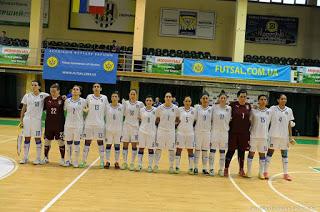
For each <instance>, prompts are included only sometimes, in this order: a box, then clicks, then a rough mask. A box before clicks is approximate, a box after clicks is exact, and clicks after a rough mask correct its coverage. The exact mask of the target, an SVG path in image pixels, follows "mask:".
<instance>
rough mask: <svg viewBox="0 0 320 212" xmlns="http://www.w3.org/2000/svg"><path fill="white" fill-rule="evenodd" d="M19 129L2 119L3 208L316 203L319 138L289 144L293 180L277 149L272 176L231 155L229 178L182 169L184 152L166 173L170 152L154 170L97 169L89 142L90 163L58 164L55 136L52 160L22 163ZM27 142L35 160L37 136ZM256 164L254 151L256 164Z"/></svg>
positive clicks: (301, 207)
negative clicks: (262, 176) (244, 173)
mask: <svg viewBox="0 0 320 212" xmlns="http://www.w3.org/2000/svg"><path fill="white" fill-rule="evenodd" d="M16 133H17V131H16V127H14V126H0V159H6V160H0V161H1V163H3V164H0V165H1V166H0V169H4V168H3V167H4V165H8V164H9V165H10V164H11V165H13V167H14V168H11V170H9V171H8V173H7V174H6V175H5V176H2V177H1V178H0V211H46V210H48V211H320V203H319V201H320V169H318V170H317V169H313V168H316V167H320V148H319V147H320V146H319V145H315V144H313V145H312V144H297V145H295V146H294V147H292V148H291V149H290V152H289V171H290V172H291V176H292V177H293V181H292V182H286V181H284V180H283V179H282V178H281V175H280V176H279V175H278V174H279V173H281V171H282V165H281V158H280V157H279V156H280V154H279V153H277V154H275V156H274V158H273V161H272V164H271V167H270V176H273V177H272V178H271V179H270V180H269V181H262V180H259V179H258V178H257V177H253V178H252V179H245V178H241V177H239V176H237V162H236V160H233V162H232V165H231V176H230V177H229V178H223V177H219V176H215V177H209V176H202V175H201V174H200V175H198V176H190V175H188V174H187V173H186V171H185V170H186V169H187V158H186V152H183V156H182V162H181V163H182V167H181V168H182V170H183V172H182V173H180V174H178V175H170V174H168V173H167V168H168V157H167V153H165V154H163V155H162V159H161V163H160V169H161V172H160V173H157V174H154V173H151V174H150V173H147V172H145V171H144V172H142V173H137V172H130V171H121V170H114V169H110V170H102V169H99V168H98V163H95V161H96V159H97V158H98V150H97V148H96V144H94V145H92V148H91V149H90V153H89V159H88V162H89V164H91V165H92V166H89V168H87V169H75V168H65V167H60V166H59V165H58V160H59V152H58V145H57V144H56V143H54V144H53V145H52V148H51V152H50V161H51V162H50V164H48V165H43V166H34V165H32V164H31V163H30V164H27V165H20V164H18V163H17V162H18V161H19V157H18V156H17V154H16V141H15V139H16ZM316 143H318V144H319V142H316ZM30 150H31V151H30V159H31V160H33V159H34V158H35V145H34V142H32V145H31V148H30ZM112 158H113V155H112ZM129 159H130V157H129ZM3 161H5V162H3ZM216 161H218V160H217V159H216ZM96 162H97V161H96ZM144 162H146V157H145V160H144ZM144 164H146V163H144ZM217 165H218V164H216V167H217ZM144 167H146V165H144ZM257 168H258V160H257V158H255V160H254V164H253V170H257ZM0 171H1V170H0Z"/></svg>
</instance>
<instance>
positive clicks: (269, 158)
mask: <svg viewBox="0 0 320 212" xmlns="http://www.w3.org/2000/svg"><path fill="white" fill-rule="evenodd" d="M271 158H272V157H270V156H268V155H267V157H266V162H265V166H264V172H268V170H269V165H270V163H271Z"/></svg>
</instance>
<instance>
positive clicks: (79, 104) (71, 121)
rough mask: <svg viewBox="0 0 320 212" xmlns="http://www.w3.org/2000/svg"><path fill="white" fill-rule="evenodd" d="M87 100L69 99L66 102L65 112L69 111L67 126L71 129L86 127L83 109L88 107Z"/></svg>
mask: <svg viewBox="0 0 320 212" xmlns="http://www.w3.org/2000/svg"><path fill="white" fill-rule="evenodd" d="M86 105H87V103H86V100H85V99H83V98H81V97H80V98H79V99H78V100H73V99H72V98H69V99H67V100H66V101H65V102H64V110H65V111H67V116H66V122H65V124H64V125H65V126H66V127H69V128H82V127H83V125H84V117H83V109H84V108H85V107H86Z"/></svg>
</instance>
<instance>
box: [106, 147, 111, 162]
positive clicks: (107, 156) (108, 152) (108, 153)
mask: <svg viewBox="0 0 320 212" xmlns="http://www.w3.org/2000/svg"><path fill="white" fill-rule="evenodd" d="M110 157H111V149H107V148H106V160H107V162H110Z"/></svg>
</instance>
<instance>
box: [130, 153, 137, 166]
mask: <svg viewBox="0 0 320 212" xmlns="http://www.w3.org/2000/svg"><path fill="white" fill-rule="evenodd" d="M137 153H138V150H132V154H131V163H133V164H134V161H135V160H136V156H137Z"/></svg>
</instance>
